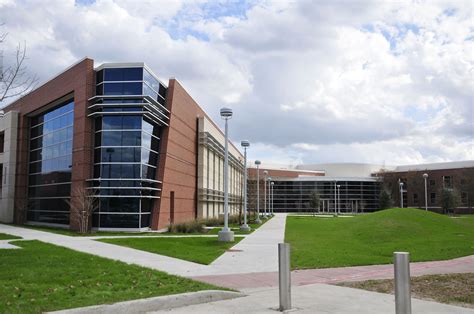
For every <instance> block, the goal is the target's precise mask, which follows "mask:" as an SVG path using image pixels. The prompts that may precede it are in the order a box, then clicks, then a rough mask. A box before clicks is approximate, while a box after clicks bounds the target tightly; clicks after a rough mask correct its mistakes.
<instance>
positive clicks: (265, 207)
mask: <svg viewBox="0 0 474 314" xmlns="http://www.w3.org/2000/svg"><path fill="white" fill-rule="evenodd" d="M263 175H264V176H265V177H264V180H263V185H264V189H263V190H264V194H265V196H264V203H265V205H264V206H263V211H264V214H263V217H265V218H267V176H268V171H267V170H264V171H263ZM268 198H270V186H269V187H268ZM269 201H270V200H269ZM269 209H270V208H269Z"/></svg>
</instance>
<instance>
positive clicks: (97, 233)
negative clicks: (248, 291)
mask: <svg viewBox="0 0 474 314" xmlns="http://www.w3.org/2000/svg"><path fill="white" fill-rule="evenodd" d="M268 220H270V219H267V220H265V219H263V220H262V224H256V223H249V224H248V225H249V226H250V228H252V230H250V232H246V231H240V230H233V231H234V233H235V234H249V233H252V232H253V231H254V229H258V228H259V227H260V226H262V225H263V224H265V222H267V221H268ZM14 226H16V227H21V228H28V229H34V230H39V231H46V232H52V233H57V234H62V235H66V236H71V237H94V236H130V237H133V236H162V235H184V234H186V235H201V234H203V233H171V232H163V233H158V232H123V231H122V232H117V231H116V232H114V231H92V233H78V232H76V231H74V230H71V229H66V228H57V227H48V226H34V225H14ZM229 227H230V228H240V225H239V224H229ZM221 229H222V227H216V228H214V229H211V230H209V231H208V232H207V234H217V233H218V232H219V231H220V230H221ZM9 239H15V238H9ZM0 240H2V238H1V237H0Z"/></svg>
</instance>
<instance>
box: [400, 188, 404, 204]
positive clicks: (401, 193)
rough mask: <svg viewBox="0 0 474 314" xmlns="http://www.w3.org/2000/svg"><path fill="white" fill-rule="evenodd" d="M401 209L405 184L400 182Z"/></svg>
mask: <svg viewBox="0 0 474 314" xmlns="http://www.w3.org/2000/svg"><path fill="white" fill-rule="evenodd" d="M400 208H403V182H400Z"/></svg>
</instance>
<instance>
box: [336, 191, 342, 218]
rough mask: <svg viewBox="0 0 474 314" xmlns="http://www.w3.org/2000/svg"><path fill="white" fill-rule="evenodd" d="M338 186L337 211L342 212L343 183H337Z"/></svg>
mask: <svg viewBox="0 0 474 314" xmlns="http://www.w3.org/2000/svg"><path fill="white" fill-rule="evenodd" d="M336 187H337V213H338V214H339V213H340V212H341V185H340V184H338V185H336Z"/></svg>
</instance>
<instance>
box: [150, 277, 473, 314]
mask: <svg viewBox="0 0 474 314" xmlns="http://www.w3.org/2000/svg"><path fill="white" fill-rule="evenodd" d="M243 292H244V293H246V294H248V296H246V297H242V298H236V299H232V300H225V301H217V302H210V303H204V304H197V305H191V306H186V307H181V308H175V309H172V310H167V311H157V312H154V313H193V314H194V313H219V314H222V313H278V312H276V311H275V310H276V309H277V307H278V303H279V301H278V289H277V288H270V289H269V288H266V289H252V290H244V291H243ZM292 305H293V309H292V310H291V311H290V313H293V312H294V313H341V314H342V313H348V314H349V313H350V314H352V313H365V314H372V313H374V314H380V313H395V301H394V296H393V295H390V294H383V293H377V292H371V291H365V290H359V289H352V288H347V287H338V286H331V285H321V284H315V285H308V286H299V287H292ZM412 312H413V313H430V314H435V313H445V314H447V313H457V314H473V313H474V310H473V309H469V308H462V307H457V306H452V305H447V304H440V303H436V302H429V301H424V300H418V299H412Z"/></svg>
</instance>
